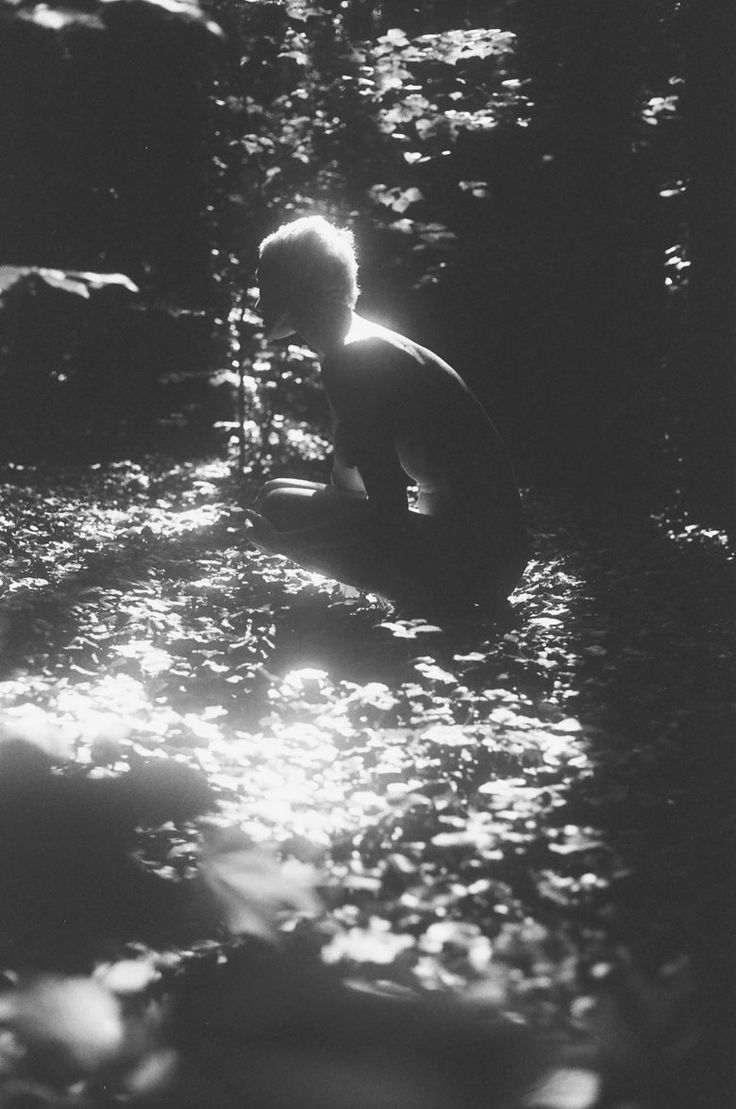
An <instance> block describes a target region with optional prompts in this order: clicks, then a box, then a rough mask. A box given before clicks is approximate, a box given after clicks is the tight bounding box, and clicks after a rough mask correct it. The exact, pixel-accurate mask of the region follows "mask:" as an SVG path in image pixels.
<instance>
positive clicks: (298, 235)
mask: <svg viewBox="0 0 736 1109" xmlns="http://www.w3.org/2000/svg"><path fill="white" fill-rule="evenodd" d="M259 256H260V259H261V271H263V269H264V268H266V267H267V268H268V272H269V273H270V274H271V275H272V277H275V278H276V280H278V282H279V285H280V286H281V289H282V291H283V293H284V294H285V295H286V296H287V297H289V298H291V297H295V298H296V299H298V301H299V302H301V303H303V302H305V301H307V302H309V301H310V300H314V298H315V297H318V298H320V299H323V298H325V299H330V300H332V299H336V300H339V301H340V302H341V303H344V304H347V305H348V307H349V308H354V307H355V304H356V301H357V299H358V293H359V291H360V290H359V288H358V263H357V260H356V257H355V242H354V239H353V233H352V231H348V230H347V229H346V228H341V227H335V226H334V225H333V224H331V223H329V222H328V221H327V220H326V219H325V218H324V217H323V216H303V217H302V218H301V219H295V220H292V221H291V222H290V223H283V224H282V225H281V227H279V228H278V229H277V230H276V231H274V232H273V234H271V235H268V236H267V237H266V238H265V239H264V240H263V242H262V243H261V245H260V249H259ZM264 262H265V263H266V267H264Z"/></svg>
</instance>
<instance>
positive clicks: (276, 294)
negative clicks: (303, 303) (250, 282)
mask: <svg viewBox="0 0 736 1109" xmlns="http://www.w3.org/2000/svg"><path fill="white" fill-rule="evenodd" d="M256 279H257V281H258V300H257V302H256V310H257V311H259V312H260V313H261V317H262V318H263V333H264V335H265V337H266V338H267V339H287V338H288V337H289V335H293V334H294V332H295V331H296V330H297V329H296V326H295V324H294V322H293V320H292V318H291V312H290V309H289V308H288V307H287V303H286V297H285V296H284V283H283V281H281V282H280V281H279V280H278V276H277V274H276V273H275V272H273V270H272V268H271V267H270V266H269V265H268V264H267V263H266V265H265V266H264V264H263V262H261V265H260V266H259V268H258V271H257V273H256Z"/></svg>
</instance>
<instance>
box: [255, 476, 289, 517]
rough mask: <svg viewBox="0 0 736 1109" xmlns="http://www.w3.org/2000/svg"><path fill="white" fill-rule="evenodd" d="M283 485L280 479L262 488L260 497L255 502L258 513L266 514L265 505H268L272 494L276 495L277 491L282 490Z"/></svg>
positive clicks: (275, 479)
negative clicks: (267, 502) (264, 511)
mask: <svg viewBox="0 0 736 1109" xmlns="http://www.w3.org/2000/svg"><path fill="white" fill-rule="evenodd" d="M281 484H282V483H281V479H280V478H274V479H273V480H272V481H267V482H266V484H265V485H263V486H262V488H261V489H260V490H259V491H258V496H257V497H256V499H255V501H254V502H253V507H254V509H255V510H256V512H260V513H261V514H264V513H263V506H264V504H265V503H266V501H267V500H268V498H269V497H270V496H271V494H272V493H274V492H275V491H276V490H277V489H279V488H281ZM264 515H265V514H264Z"/></svg>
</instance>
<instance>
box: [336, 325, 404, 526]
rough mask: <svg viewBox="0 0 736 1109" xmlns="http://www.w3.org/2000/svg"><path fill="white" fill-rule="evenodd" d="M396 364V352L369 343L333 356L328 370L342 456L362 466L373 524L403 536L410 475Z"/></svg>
mask: <svg viewBox="0 0 736 1109" xmlns="http://www.w3.org/2000/svg"><path fill="white" fill-rule="evenodd" d="M395 370H396V368H395V367H394V366H392V364H391V351H390V348H389V349H388V350H386V349H382V348H380V347H373V346H369V345H367V344H364V343H359V344H354V345H351V346H348V347H346V348H344V350H343V351H341V352H340V354H339V356H333V362H332V363H331V365H330V368H329V372H328V373H327V374H326V380H327V382H328V388H329V393H330V399H331V402H332V404H333V407H334V411H335V415H336V420H337V430H338V436H339V440H338V442H337V443H336V447H337V451H336V453H337V454H338V457H339V458H340V459H341V460H344V463H347V464H348V465H350V466H354V467H356V468H357V471H358V473H359V475H360V478H361V479H362V482H363V486H364V488H365V491H366V493H367V496H368V504H369V507H370V514H371V517H372V520H373V524H374V527H375V528H376V529H378V530H379V532H381V533H382V535H383V536H384V537H390V536H391V535H393V534H398V533H399V532H400V531H401V530H402V529H403V527H404V525H405V523H406V519H407V513H408V502H407V496H406V483H407V476H406V474H405V472H404V470H403V469H402V467H401V463H400V462H399V458H398V455H397V453H396V444H395V437H396V417H397V410H398V403H397V396H396V385H395V383H396V379H397V374H396V372H395Z"/></svg>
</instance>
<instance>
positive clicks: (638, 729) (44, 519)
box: [0, 458, 730, 1105]
mask: <svg viewBox="0 0 736 1109" xmlns="http://www.w3.org/2000/svg"><path fill="white" fill-rule="evenodd" d="M0 484H1V485H2V494H3V502H2V503H3V510H2V517H1V518H0V648H1V649H2V661H1V667H2V668H1V670H0V712H1V713H2V716H1V717H0V728H1V729H2V735H3V736H4V737H5V739H6V740H7V739H8V738H10V739H21V740H28V741H30V742H32V743H33V744H35V745H36V746H38V747H40V748H42V749H43V750H44V751H45V752H46V753H47V754H48V757H49V758H50V759H51V760H52V762H53V763H54V764H55V765H56V766H57V767H58V768H59V770H58V772H59V773H63V774H66V775H72V776H73V775H74V774H80V773H82V774H86V775H88V776H94V775H100V774H103V775H104V774H108V775H110V776H111V777H112V778H113V779H115V778H116V777H118V776H122V777H123V778H124V777H125V776H126V775H127V774H129V773H130V772H131V770H132V769H133V768H136V767H139V766H143V767H146V768H148V767H150V766H151V765H152V764H154V763H155V762H156V761H157V760H158V761H159V763H162V762H164V761H169V760H170V761H172V762H173V763H174V764H175V765H178V766H181V767H186V768H188V769H190V770H191V771H192V772H193V773H196V774H197V775H200V776H202V778H204V779H206V782H207V783H208V786H209V787H210V788H211V789H212V790H213V791H214V796H215V798H216V803H217V805H216V811H215V813H214V814H210V816H209V817H208V818H207V820H206V821H205V822H204V823H202V822H201V821H200V822H199V823H194V824H192V823H188V822H187V821H184V822H183V823H182V822H181V821H180V822H179V824H177V822H176V820H174V822H173V823H171V822H169V823H166V822H163V823H162V826H161V829H160V830H159V831H158V832H154V831H153V830H150V829H149V830H148V831H146V829H145V828H144V827H141V829H140V830H139V833H138V843H137V845H136V848H135V851H136V857H137V858H139V859H140V860H142V861H143V863H144V865H145V866H146V867H147V868H148V869H149V870H150V871H151V872H152V873H154V874H158V875H160V876H164V877H167V878H170V879H171V878H174V879H176V878H177V877H178V878H179V879H181V877H182V876H183V875H187V874H198V875H199V876H200V878H201V879H202V880H203V881H204V883H205V886H208V887H209V889H210V891H211V892H212V891H214V896H215V899H216V900H218V904H219V907H220V910H221V914H220V915H221V918H224V923H225V929H226V932H227V931H229V932H230V933H231V934H234V935H240V934H243V933H245V934H249V935H256V936H259V935H260V936H262V937H272V935H273V934H274V933H281V932H283V931H284V929H286V933H291V932H293V930H294V928H295V927H296V928H297V932H299V930H300V929H302V928H303V927H306V926H307V922H309V924H308V926H309V927H310V928H311V929H312V931H313V933H314V936H315V940H314V942H315V944H316V946H317V948H318V949H321V951H322V957H323V960H324V962H325V963H326V964H328V965H330V966H332V967H336V968H338V969H339V970H340V972H341V973H342V974H343V975H344V976H345V977H346V978H347V979H350V980H361V981H363V982H372V983H374V984H376V985H379V986H380V988H381V989H382V990H387V989H394V990H409V991H411V992H412V994H419V995H422V994H425V993H427V992H430V993H432V994H435V993H437V992H439V993H449V994H451V995H462V996H467V997H471V996H474V997H477V998H478V999H485V1000H486V1001H488V1002H490V1003H492V1004H493V1005H494V1006H496V1007H498V1008H499V1009H501V1010H502V1011H503V1012H505V1013H508V1014H512V1015H513V1017H514V1019H517V1020H524V1021H526V1022H528V1023H529V1024H530V1025H531V1026H532V1027H534V1028H536V1029H541V1030H543V1031H545V1032H546V1033H547V1034H550V1035H552V1036H553V1037H554V1038H555V1039H557V1040H561V1041H564V1042H565V1043H566V1044H568V1046H570V1045H573V1046H574V1047H576V1049H577V1050H579V1049H580V1047H581V1044H585V1043H589V1042H590V1041H591V1038H592V1039H594V1038H595V1034H594V1031H593V1030H591V1029H592V1025H591V1022H589V1021H587V1022H586V1021H585V1020H581V1019H580V1013H581V1012H582V1011H583V1010H584V1009H585V1005H582V1004H581V1001H582V1000H584V999H585V998H592V997H593V996H594V995H595V994H596V991H597V989H598V983H597V981H596V975H597V973H598V972H597V970H596V968H600V967H601V966H605V967H611V966H613V965H615V963H616V959H617V957H618V956H617V952H620V950H621V949H622V948H623V949H624V950H626V951H628V952H629V953H630V956H631V958H633V959H635V960H637V961H641V963H642V965H643V967H644V971H642V972H641V973H644V972H646V973H650V974H660V973H662V971H663V968H666V966H667V965H669V963H670V962H671V960H672V959H676V958H678V957H680V956H681V955H682V953H683V952H684V951H686V950H687V949H688V945H689V944H690V943H691V940H692V936H693V935H694V934H695V933H696V932H697V929H698V926H699V922H698V912H699V909H700V905H701V903H705V901H706V900H707V897H708V896H709V894H710V890H709V889H703V890H696V894H697V896H696V897H695V900H694V901H690V902H688V898H687V896H686V890H687V889H688V888H692V880H691V879H692V872H693V870H694V869H696V868H697V866H698V863H699V860H700V859H701V857H702V855H703V853H710V854H711V858H712V852H713V850H716V848H715V847H714V845H715V844H717V843H720V842H721V839H722V833H723V823H724V816H723V806H722V804H719V802H720V801H721V792H722V790H721V792H719V790H718V789H716V791H715V792H716V794H717V796H716V798H715V801H714V802H713V782H714V780H716V781H717V780H718V779H719V778H720V777H721V776H722V775H721V774H719V767H720V768H721V770H722V768H723V766H724V763H725V761H726V756H725V755H724V752H723V746H722V742H719V736H721V737H722V735H723V728H724V724H725V721H726V719H727V715H728V707H727V702H728V692H727V691H728V682H729V675H730V670H729V661H728V655H729V652H728V642H729V639H728V636H729V631H730V624H729V621H728V618H727V616H726V615H725V614H724V612H723V610H722V608H719V607H718V605H717V604H716V603H715V599H716V598H717V597H718V596H723V594H724V591H725V589H727V574H728V558H727V553H724V550H723V548H722V546H721V545H719V544H716V543H715V542H708V537H707V536H706V537H705V539H704V540H703V542H702V543H701V545H700V546H697V545H694V543H693V535H692V532H689V533H688V546H687V548H686V549H683V545H682V544H681V543H678V542H677V541H676V539H674V538H673V536H672V535H671V534H664V532H663V529H662V527H661V525H660V526H658V527H657V526H654V525H653V526H652V528H651V529H650V531H649V532H648V533H647V536H646V541H645V542H644V543H643V544H637V542H635V538H636V537H632V538H631V540H630V541H629V542H628V543H626V542H625V541H623V540H622V536H621V534H620V533H617V532H616V530H615V528H614V526H613V525H612V524H611V523H610V522H609V523H607V522H604V523H603V524H599V525H597V526H596V528H595V529H594V530H593V532H592V533H591V532H590V531H588V532H584V531H582V530H581V529H580V526H579V525H576V524H575V522H574V520H575V517H574V514H573V513H571V512H570V511H569V510H568V509H566V508H565V507H564V506H563V507H562V508H560V506H555V507H552V508H550V507H549V506H547V505H544V504H543V503H541V502H537V501H534V500H533V499H531V498H530V502H529V504H530V512H531V513H532V514H533V515H534V516H535V521H534V523H536V525H537V527H536V533H537V549H536V551H535V558H534V560H533V561H532V562H531V563H530V566H529V569H528V571H527V574H526V577H525V581H524V583H523V585H522V587H521V588H520V589H519V590H517V592H516V594H515V595H514V596H513V597H512V599H511V605H510V608H509V611H508V613H507V614H506V615H505V616H504V617H503V618H502V619H500V620H498V621H496V622H489V621H484V620H482V619H479V618H476V619H468V620H454V621H453V620H449V621H447V622H446V623H442V622H440V623H435V622H433V621H432V620H427V619H421V618H419V619H417V618H412V619H404V618H403V617H402V615H401V614H400V613H398V612H395V611H393V610H391V611H388V612H387V610H386V608H385V606H383V607H382V606H381V605H379V604H378V602H377V601H376V600H375V599H372V598H370V597H365V596H360V595H358V596H354V597H351V596H346V595H345V594H344V592H343V591H341V590H340V589H339V588H338V587H336V586H335V584H334V583H332V582H329V581H327V580H325V579H322V578H320V577H319V576H318V575H314V574H309V573H306V572H302V571H300V570H298V569H296V568H294V567H291V566H289V565H288V564H287V563H285V562H284V561H283V560H281V559H279V558H276V557H274V556H267V555H265V554H263V553H261V552H260V551H257V550H255V549H253V548H252V547H251V546H249V545H248V543H247V540H246V538H245V528H244V518H243V507H244V506H245V505H246V504H247V503H248V502H249V497H250V496H251V495H252V492H253V490H252V489H250V488H249V486H248V485H247V483H244V482H239V481H238V480H236V479H235V478H234V477H233V476H232V473H231V471H230V469H229V467H228V466H227V465H226V463H224V462H222V461H220V460H206V461H200V462H187V463H173V462H171V461H168V460H166V459H160V458H152V459H149V460H147V461H146V463H145V465H138V464H135V463H132V462H125V463H111V464H107V465H99V466H92V467H89V468H87V469H86V470H81V471H79V470H78V471H73V470H70V471H69V472H67V473H62V474H58V473H57V474H54V475H53V476H50V475H48V474H46V473H44V472H43V471H42V470H36V469H34V468H32V467H18V466H14V467H6V468H5V470H4V472H3V473H2V474H0ZM663 559H664V562H663V561H662V560H663ZM693 567H695V568H696V569H697V571H698V575H699V577H697V578H693V574H692V570H693ZM685 580H687V581H688V582H689V583H692V582H694V583H695V584H694V585H693V586H692V587H691V588H690V589H689V591H688V592H685V593H683V592H682V591H680V592H678V588H677V587H678V585H681V584H682V583H683V581H685ZM708 587H710V588H711V593H709V592H708ZM706 727H707V728H708V732H709V740H708V741H706V749H705V752H704V753H703V755H701V760H702V758H705V757H708V758H710V759H711V760H712V766H711V767H708V766H703V765H701V766H700V772H699V773H697V774H695V775H694V776H691V777H688V776H687V775H683V760H684V759H686V758H687V757H688V756H687V751H688V743H689V742H690V740H691V739H692V738H693V737H694V736H695V734H696V733H697V734H700V733H701V732H702V729H703V728H706ZM692 757H695V756H694V754H693V755H692ZM705 795H708V796H710V797H711V800H712V802H713V803H711V806H710V809H708V810H706V809H704V807H703V804H702V802H703V799H704V796H705ZM678 820H684V821H686V822H688V828H689V830H690V832H691V833H692V834H693V835H695V836H696V837H699V845H698V846H697V848H696V849H695V850H691V851H690V854H689V857H688V858H683V857H681V856H678V852H677V847H676V842H677V836H676V834H675V835H672V832H673V830H676V825H677V821H678ZM652 851H654V859H656V860H657V862H658V864H659V865H660V866H662V865H664V866H665V868H669V870H670V872H671V878H672V882H674V884H675V886H676V885H677V882H678V881H679V882H680V884H681V890H682V892H681V893H680V895H679V899H680V900H679V904H678V909H677V912H675V913H674V914H673V913H671V912H670V915H669V917H664V916H663V915H662V913H659V915H658V916H657V917H656V918H654V919H653V918H652V917H651V913H652V909H653V906H654V907H656V906H660V907H664V906H665V905H670V904H671V899H672V897H673V892H672V888H671V885H672V883H670V887H669V888H667V883H666V882H665V883H662V882H660V883H659V887H665V888H658V887H657V886H656V885H655V887H653V888H650V889H648V890H647V891H646V895H644V893H643V887H644V886H646V882H647V878H648V877H650V876H651V874H652V868H653V860H652ZM718 857H719V858H722V853H721V855H720V856H718ZM279 860H280V861H279ZM688 883H689V884H688ZM674 896H675V897H677V893H675V894H674ZM300 921H301V924H299V922H300ZM297 925H298V927H297ZM204 933H207V930H206V929H204ZM286 933H285V934H286ZM294 934H296V933H294ZM300 934H301V933H300ZM207 935H209V937H210V940H212V939H213V938H214V937H216V936H218V935H219V937H220V938H219V942H220V943H222V935H221V934H220V933H218V931H217V928H211V929H210V932H209V933H207V934H203V935H201V936H200V942H204V941H205V940H206V939H207ZM130 938H132V937H128V939H130ZM182 950H183V948H182ZM129 961H130V960H129V959H127V956H126V953H125V952H124V951H123V950H121V951H120V953H119V961H118V963H117V965H118V966H120V967H123V968H124V967H126V966H127V965H128V963H129ZM98 963H99V965H103V963H102V962H101V961H100V960H98ZM112 965H113V967H114V966H115V965H116V964H115V961H114V960H113V964H112ZM146 965H148V964H146ZM110 973H111V972H110ZM119 973H120V977H121V980H123V979H125V978H126V974H125V973H124V971H123V970H121V971H120V972H119ZM633 973H639V972H638V971H636V972H633V971H632V974H633ZM704 973H706V974H707V973H708V970H707V968H706V971H705V972H704ZM131 974H132V972H131ZM128 977H129V978H130V975H128ZM142 978H145V979H146V981H148V978H147V977H146V975H145V974H144V975H143V976H142ZM131 980H135V975H132V978H131ZM52 992H53V991H52ZM82 992H83V991H82ZM591 1006H593V1002H592V1001H591ZM617 1034H619V1033H617ZM620 1035H621V1037H622V1038H623V1033H620ZM560 1073H562V1072H560ZM583 1073H584V1074H585V1073H587V1072H583ZM573 1086H574V1089H575V1090H577V1091H578V1093H579V1090H580V1089H582V1088H587V1086H586V1080H585V1079H580V1078H579V1076H578V1077H577V1078H576V1079H575V1081H574V1082H573ZM596 1089H597V1087H596ZM575 1096H577V1095H575ZM595 1096H597V1094H596V1095H595ZM549 1098H550V1099H552V1100H550V1101H549V1104H552V1103H553V1101H554V1098H558V1102H559V1103H560V1104H562V1103H565V1102H564V1098H563V1101H559V1097H558V1093H555V1094H554V1097H553V1094H552V1093H550V1094H549ZM569 1098H573V1100H574V1096H573V1093H570V1094H569ZM569 1098H568V1102H567V1103H565V1104H568V1103H569V1104H571V1102H570V1101H569ZM593 1103H594V1095H593V1094H591V1095H590V1098H589V1100H588V1101H587V1102H585V1101H584V1099H583V1098H582V1095H580V1104H581V1105H582V1104H593ZM535 1104H540V1105H544V1104H548V1102H545V1101H543V1100H542V1101H539V1102H536V1103H535Z"/></svg>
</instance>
